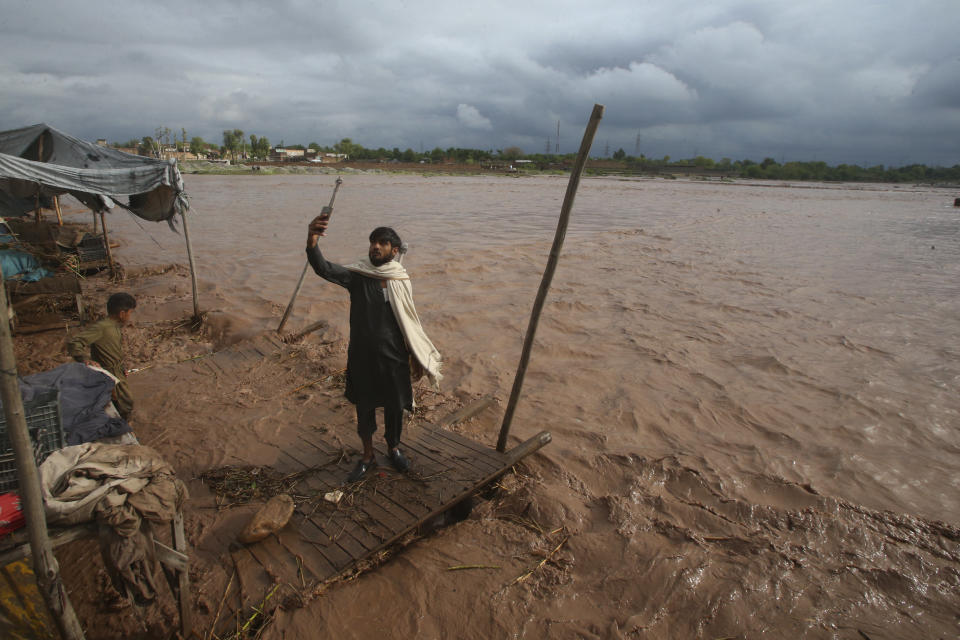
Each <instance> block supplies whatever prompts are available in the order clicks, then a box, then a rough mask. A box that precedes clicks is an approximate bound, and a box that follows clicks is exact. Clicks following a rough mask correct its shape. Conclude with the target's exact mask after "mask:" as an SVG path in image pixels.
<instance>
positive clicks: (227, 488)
mask: <svg viewBox="0 0 960 640" xmlns="http://www.w3.org/2000/svg"><path fill="white" fill-rule="evenodd" d="M339 459H340V457H339V456H338V457H337V458H336V459H333V460H331V461H328V462H326V463H324V464H322V465H319V466H315V467H311V468H309V469H303V470H302V471H297V472H295V473H290V474H287V475H281V474H279V473H278V472H276V471H275V470H274V469H273V468H272V467H263V466H245V467H230V466H227V467H220V468H219V469H211V470H210V471H204V472H203V473H201V474H200V479H201V480H203V481H204V482H205V483H207V484H208V485H209V486H210V489H211V490H212V491H213V492H214V493H215V494H216V496H217V506H218V508H223V509H226V508H229V507H232V506H235V505H240V504H244V503H247V502H250V501H251V500H256V499H260V498H265V499H269V498H272V497H273V496H276V495H280V494H281V493H290V492H291V491H292V489H293V488H294V487H295V486H296V485H297V484H298V483H299V482H300V481H301V480H302V479H303V478H304V477H306V476H308V475H310V474H311V473H314V472H316V471H318V470H320V469H321V468H323V467H325V466H327V465H329V464H335V463H336V462H337V461H338V460H339ZM225 499H226V500H229V502H227V503H224V502H222V501H223V500H225Z"/></svg>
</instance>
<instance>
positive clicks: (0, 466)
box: [0, 389, 65, 493]
mask: <svg viewBox="0 0 960 640" xmlns="http://www.w3.org/2000/svg"><path fill="white" fill-rule="evenodd" d="M23 412H24V414H25V415H26V418H27V432H28V433H29V434H30V442H31V443H32V444H33V457H34V459H35V460H36V461H37V465H39V464H40V463H41V462H43V461H44V460H46V459H47V456H49V455H50V454H51V453H53V452H54V451H56V450H57V449H61V448H63V446H64V444H65V439H64V434H63V422H62V421H61V419H60V392H59V391H58V390H56V389H51V390H49V391H43V392H41V393H38V394H37V395H36V396H35V397H34V398H33V399H32V400H30V401H29V402H24V403H23ZM18 488H19V480H18V479H17V465H16V461H15V460H14V457H13V448H12V447H11V446H10V437H9V436H8V435H7V419H6V415H4V413H3V411H2V410H0V493H7V492H9V491H16V490H17V489H18Z"/></svg>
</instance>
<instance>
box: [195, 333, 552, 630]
mask: <svg viewBox="0 0 960 640" xmlns="http://www.w3.org/2000/svg"><path fill="white" fill-rule="evenodd" d="M285 346H286V345H284V343H283V342H282V341H281V340H279V339H278V338H277V337H276V336H273V335H270V334H264V335H262V336H259V337H258V338H256V339H255V340H253V341H251V342H247V343H245V344H243V345H238V346H236V347H232V348H229V349H227V350H224V351H221V352H219V353H217V354H214V355H212V356H209V357H207V358H204V359H202V360H200V361H198V363H197V364H196V366H197V367H198V368H201V369H202V370H204V371H209V372H210V373H213V374H214V375H216V376H218V377H219V376H225V377H227V378H231V377H235V376H236V375H238V374H242V372H243V371H245V370H249V369H250V368H252V367H255V366H257V364H258V363H262V362H263V361H264V359H270V358H278V357H282V352H283V350H284V347H285ZM491 402H492V400H489V399H488V400H484V401H481V402H480V403H478V404H477V405H475V406H474V407H472V408H470V407H468V408H467V409H466V410H465V412H464V413H476V412H477V410H478V408H483V407H485V406H487V405H488V404H489V403H491ZM471 409H472V411H471ZM462 417H463V416H462V415H457V414H454V415H453V416H450V417H449V418H447V419H446V420H445V421H444V422H446V423H447V424H453V423H455V422H457V421H459V420H460V419H461V418H462ZM297 439H298V441H297V443H296V446H293V447H287V448H286V449H284V450H283V451H282V452H281V453H280V456H279V459H278V460H277V463H276V464H275V465H274V470H275V471H276V472H278V473H280V474H283V475H284V476H289V475H290V474H298V476H299V479H298V480H297V483H296V484H295V485H294V486H293V487H292V488H291V489H290V491H289V492H288V493H289V494H290V495H291V496H292V497H293V498H294V501H295V502H296V504H297V507H296V510H295V511H294V515H293V517H292V518H291V519H290V522H289V523H288V524H287V526H286V527H284V528H283V529H282V530H281V531H280V532H278V533H276V534H274V535H271V536H269V537H268V538H267V539H265V540H263V541H261V542H258V543H254V544H251V545H246V546H235V547H234V548H233V549H232V550H231V551H230V559H231V561H232V563H233V568H234V570H235V587H234V588H231V589H230V590H229V592H228V593H226V594H224V597H225V601H226V602H227V604H226V606H225V608H224V611H223V615H222V616H221V618H220V621H219V624H218V625H217V629H216V632H217V633H218V634H223V633H228V632H230V631H231V630H232V631H236V629H237V628H238V626H242V625H243V624H244V622H245V620H247V621H248V620H250V616H251V611H257V610H259V611H260V612H262V613H260V614H257V615H267V614H268V613H269V612H270V611H272V610H273V609H274V608H275V607H276V606H278V605H280V604H281V603H282V601H283V600H284V598H288V597H291V596H294V597H295V595H296V594H297V593H301V594H309V593H311V592H312V591H313V590H315V589H316V588H317V587H320V586H321V585H322V584H323V583H325V582H328V581H330V580H333V579H335V578H337V577H338V576H341V575H344V574H346V573H349V572H351V571H353V570H355V569H358V568H362V567H363V566H365V564H367V563H369V562H371V561H376V560H377V559H378V558H380V557H381V554H382V552H384V551H385V550H387V549H388V548H389V547H390V546H391V545H393V544H395V543H396V542H398V541H400V540H401V539H403V538H404V537H405V536H406V535H408V534H409V533H411V532H414V531H416V530H417V529H418V528H419V527H421V526H422V525H424V524H425V523H428V522H430V521H431V520H432V519H433V518H435V517H436V516H439V515H440V514H442V513H444V512H445V511H447V510H449V509H451V508H453V507H455V506H456V505H458V504H459V503H461V502H462V501H464V500H465V499H467V498H469V497H470V496H471V495H473V494H474V493H476V492H477V491H478V490H480V489H481V488H482V487H484V486H486V485H488V484H489V483H490V482H492V481H493V480H495V479H496V478H498V477H500V476H501V475H503V474H505V473H506V472H508V471H509V470H510V468H511V467H512V466H513V465H515V464H516V463H517V462H518V461H520V460H521V459H522V458H524V457H525V456H527V455H530V454H531V453H533V452H535V451H536V450H538V449H539V448H540V447H542V446H544V445H546V444H547V443H549V442H550V434H549V433H547V432H541V433H539V434H537V435H536V436H534V437H533V438H531V439H529V440H527V441H526V442H524V443H523V444H521V445H519V446H517V447H516V448H514V449H512V450H511V451H507V452H505V453H500V452H498V451H496V450H495V449H492V448H490V447H487V446H486V445H483V444H480V443H477V442H474V441H472V440H470V439H468V438H465V437H463V436H461V435H459V434H457V433H454V432H452V431H448V430H446V429H444V428H442V427H440V426H437V425H432V424H424V423H423V422H420V423H419V425H418V428H417V429H416V430H415V435H414V436H413V437H412V438H407V439H404V441H403V444H402V445H401V447H402V448H403V450H404V452H405V454H406V455H407V457H408V458H409V459H410V463H411V470H410V471H409V472H408V473H406V474H402V473H398V472H396V471H395V470H394V469H393V468H392V467H391V466H390V464H389V462H388V461H387V458H386V450H385V447H384V445H382V444H379V445H375V450H376V454H377V460H378V462H379V466H378V467H376V468H375V469H374V470H373V471H372V472H370V473H369V474H368V475H367V477H366V478H364V479H363V480H362V481H360V482H356V483H353V484H350V485H345V484H344V483H345V479H346V477H347V474H348V473H349V472H350V470H351V469H352V468H353V466H354V465H355V463H356V458H355V456H350V455H348V454H347V452H345V451H344V450H343V448H342V445H341V444H339V443H334V442H331V441H330V440H327V439H325V438H324V437H323V436H322V435H321V434H319V433H317V432H314V431H301V432H300V433H299V434H298V436H297ZM338 490H339V491H342V492H343V497H342V498H341V499H340V500H339V502H337V503H334V502H331V501H328V500H326V499H324V495H325V494H327V493H330V492H334V491H338ZM284 586H286V587H288V588H286V589H281V587H284ZM227 596H229V597H227Z"/></svg>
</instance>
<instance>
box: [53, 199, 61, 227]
mask: <svg viewBox="0 0 960 640" xmlns="http://www.w3.org/2000/svg"><path fill="white" fill-rule="evenodd" d="M53 208H54V209H56V210H57V222H59V223H60V226H61V227H62V226H63V213H62V212H61V211H60V196H53Z"/></svg>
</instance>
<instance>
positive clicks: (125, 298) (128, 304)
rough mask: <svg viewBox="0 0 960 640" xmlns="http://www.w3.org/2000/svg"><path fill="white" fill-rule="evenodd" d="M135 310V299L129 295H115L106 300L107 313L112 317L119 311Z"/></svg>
mask: <svg viewBox="0 0 960 640" xmlns="http://www.w3.org/2000/svg"><path fill="white" fill-rule="evenodd" d="M136 308H137V299H136V298H134V297H133V296H132V295H130V294H129V293H124V292H120V293H115V294H113V295H112V296H110V297H109V298H108V299H107V313H108V314H109V315H111V316H112V315H114V314H115V313H120V312H121V311H129V310H130V309H136Z"/></svg>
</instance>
